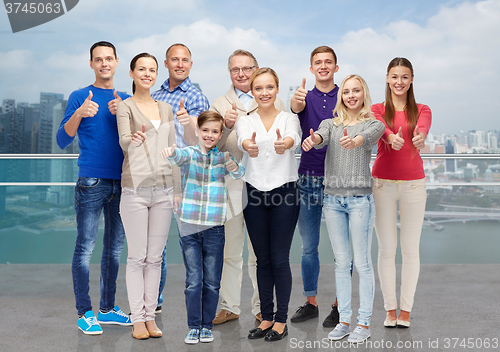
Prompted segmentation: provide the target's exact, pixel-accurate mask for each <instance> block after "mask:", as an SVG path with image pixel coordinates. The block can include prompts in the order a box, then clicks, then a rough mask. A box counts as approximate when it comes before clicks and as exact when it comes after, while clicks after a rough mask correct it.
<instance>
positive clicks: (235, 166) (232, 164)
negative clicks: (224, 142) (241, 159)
mask: <svg viewBox="0 0 500 352" xmlns="http://www.w3.org/2000/svg"><path fill="white" fill-rule="evenodd" d="M226 169H227V171H229V172H235V171H238V164H236V163H235V162H234V161H233V160H232V159H231V158H230V157H229V152H226Z"/></svg>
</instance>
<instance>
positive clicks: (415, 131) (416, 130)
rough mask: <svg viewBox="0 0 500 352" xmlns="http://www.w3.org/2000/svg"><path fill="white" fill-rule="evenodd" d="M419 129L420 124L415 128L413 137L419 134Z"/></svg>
mask: <svg viewBox="0 0 500 352" xmlns="http://www.w3.org/2000/svg"><path fill="white" fill-rule="evenodd" d="M419 133H420V132H419V131H418V125H417V126H416V127H415V130H414V131H413V137H415V136H418V135H419Z"/></svg>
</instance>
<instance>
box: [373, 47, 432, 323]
mask: <svg viewBox="0 0 500 352" xmlns="http://www.w3.org/2000/svg"><path fill="white" fill-rule="evenodd" d="M372 111H373V114H374V115H375V117H376V118H377V119H378V120H380V121H382V122H383V123H384V124H385V132H384V135H383V136H382V138H380V140H379V142H378V152H377V159H376V160H375V164H374V165H373V170H372V176H373V177H374V187H373V195H374V197H375V207H376V213H377V217H376V219H375V231H376V233H377V239H378V244H379V251H378V265H377V266H378V274H379V278H380V288H381V290H382V294H383V296H384V307H385V310H386V311H387V316H386V319H385V321H384V326H386V327H396V326H398V327H409V326H410V312H411V309H412V306H413V297H414V295H415V290H416V287H417V281H418V275H419V272H420V257H419V246H420V234H421V231H422V224H423V221H424V213H425V201H426V199H427V193H426V190H425V174H424V168H423V163H422V158H421V157H420V149H422V148H423V147H424V146H425V139H426V137H427V134H428V133H429V129H430V127H431V120H432V115H431V110H430V109H429V107H428V106H426V105H422V104H417V103H416V102H415V96H414V94H413V67H412V65H411V63H410V61H408V60H407V59H405V58H401V57H397V58H395V59H393V60H392V61H391V62H390V63H389V66H388V67H387V86H386V93H385V102H384V103H382V104H375V105H373V106H372ZM398 205H399V214H400V223H401V230H400V243H401V253H402V256H403V267H402V271H401V296H400V313H399V316H397V314H396V309H397V308H398V302H397V298H396V264H395V257H396V247H397V243H398V242H397V225H396V223H397V215H398Z"/></svg>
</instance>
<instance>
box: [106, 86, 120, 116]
mask: <svg viewBox="0 0 500 352" xmlns="http://www.w3.org/2000/svg"><path fill="white" fill-rule="evenodd" d="M113 95H114V97H115V98H114V99H113V100H111V101H110V102H109V103H108V109H109V112H110V113H111V114H112V115H116V107H117V106H118V103H119V102H121V101H122V98H120V96H119V95H118V93H117V91H116V89H115V91H114V92H113Z"/></svg>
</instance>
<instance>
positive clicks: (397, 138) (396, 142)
mask: <svg viewBox="0 0 500 352" xmlns="http://www.w3.org/2000/svg"><path fill="white" fill-rule="evenodd" d="M389 136H391V135H389ZM392 136H394V137H393V138H392V141H390V140H389V142H390V143H391V146H392V149H394V150H400V149H401V148H403V144H404V143H405V140H404V139H403V130H402V129H401V127H399V130H398V133H396V134H393V135H392Z"/></svg>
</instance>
